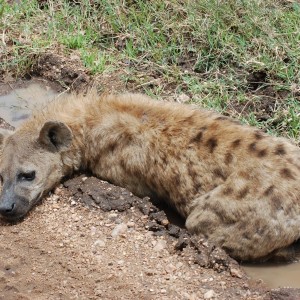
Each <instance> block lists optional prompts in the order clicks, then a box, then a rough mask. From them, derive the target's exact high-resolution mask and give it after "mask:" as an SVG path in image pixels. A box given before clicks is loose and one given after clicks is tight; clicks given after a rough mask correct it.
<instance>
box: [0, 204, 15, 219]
mask: <svg viewBox="0 0 300 300" xmlns="http://www.w3.org/2000/svg"><path fill="white" fill-rule="evenodd" d="M15 206H16V205H15V203H1V204H0V214H1V215H3V216H6V215H9V214H11V213H12V212H13V210H14V208H15Z"/></svg>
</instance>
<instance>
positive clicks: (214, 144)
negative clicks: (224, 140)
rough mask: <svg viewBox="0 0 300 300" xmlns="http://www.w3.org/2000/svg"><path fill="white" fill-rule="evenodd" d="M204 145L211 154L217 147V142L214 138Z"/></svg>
mask: <svg viewBox="0 0 300 300" xmlns="http://www.w3.org/2000/svg"><path fill="white" fill-rule="evenodd" d="M206 145H207V147H208V148H209V152H210V153H213V152H214V151H215V148H216V147H217V146H218V141H217V140H216V139H215V138H210V139H209V140H208V141H207V142H206Z"/></svg>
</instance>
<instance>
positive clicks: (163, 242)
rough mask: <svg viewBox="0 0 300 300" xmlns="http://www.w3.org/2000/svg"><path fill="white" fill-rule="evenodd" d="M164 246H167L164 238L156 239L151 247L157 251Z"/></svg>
mask: <svg viewBox="0 0 300 300" xmlns="http://www.w3.org/2000/svg"><path fill="white" fill-rule="evenodd" d="M166 246H167V242H166V241H165V240H158V241H157V242H156V244H155V246H154V247H153V250H154V251H157V252H158V251H161V250H163V249H165V248H166Z"/></svg>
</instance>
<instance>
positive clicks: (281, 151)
mask: <svg viewBox="0 0 300 300" xmlns="http://www.w3.org/2000/svg"><path fill="white" fill-rule="evenodd" d="M275 154H276V155H285V154H286V151H285V149H284V146H283V145H282V144H279V145H277V147H276V149H275Z"/></svg>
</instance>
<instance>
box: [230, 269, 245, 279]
mask: <svg viewBox="0 0 300 300" xmlns="http://www.w3.org/2000/svg"><path fill="white" fill-rule="evenodd" d="M230 274H231V276H232V277H237V278H242V277H243V274H242V272H241V271H240V270H238V269H236V268H230Z"/></svg>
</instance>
